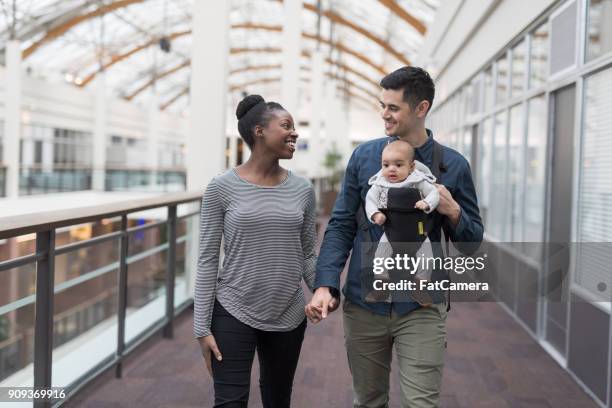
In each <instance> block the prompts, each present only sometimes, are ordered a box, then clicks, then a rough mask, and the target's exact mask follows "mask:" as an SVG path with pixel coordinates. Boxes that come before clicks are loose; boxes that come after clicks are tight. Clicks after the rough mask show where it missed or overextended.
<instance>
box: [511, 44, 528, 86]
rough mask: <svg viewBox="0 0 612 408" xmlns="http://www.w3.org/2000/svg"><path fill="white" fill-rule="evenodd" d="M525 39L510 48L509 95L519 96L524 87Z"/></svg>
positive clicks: (525, 65) (525, 64)
mask: <svg viewBox="0 0 612 408" xmlns="http://www.w3.org/2000/svg"><path fill="white" fill-rule="evenodd" d="M525 48H526V46H525V40H523V41H521V42H520V43H518V44H517V45H516V46H515V47H514V48H513V49H512V88H511V89H510V93H511V95H510V96H511V97H515V96H519V95H521V94H522V93H523V90H524V88H525V73H526V71H527V69H526V68H527V58H526V57H527V55H526V52H525Z"/></svg>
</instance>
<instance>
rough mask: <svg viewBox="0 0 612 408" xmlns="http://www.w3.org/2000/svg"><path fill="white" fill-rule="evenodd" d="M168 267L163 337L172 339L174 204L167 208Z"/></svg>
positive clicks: (174, 242)
mask: <svg viewBox="0 0 612 408" xmlns="http://www.w3.org/2000/svg"><path fill="white" fill-rule="evenodd" d="M167 236H168V257H167V261H168V265H167V267H166V319H167V320H166V321H167V323H166V326H165V327H164V337H165V338H167V339H171V338H172V337H173V320H174V277H175V270H176V204H174V205H170V206H168V230H167Z"/></svg>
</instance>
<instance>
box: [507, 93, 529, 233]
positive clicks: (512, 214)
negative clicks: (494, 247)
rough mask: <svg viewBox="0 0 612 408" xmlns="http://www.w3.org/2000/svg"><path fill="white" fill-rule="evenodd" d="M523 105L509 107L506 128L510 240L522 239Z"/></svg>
mask: <svg viewBox="0 0 612 408" xmlns="http://www.w3.org/2000/svg"><path fill="white" fill-rule="evenodd" d="M524 146H525V145H524V130H523V105H522V104H519V105H515V106H513V107H512V108H511V109H510V126H509V129H508V187H507V188H508V199H509V200H510V205H511V207H510V208H509V209H508V211H507V213H506V214H507V219H506V222H507V224H506V225H507V228H506V239H508V241H510V242H521V241H522V240H523V216H522V213H523V208H522V207H523V206H522V197H523V192H522V185H523V182H522V181H523V180H522V179H523V171H522V169H523V163H524V154H523V152H524Z"/></svg>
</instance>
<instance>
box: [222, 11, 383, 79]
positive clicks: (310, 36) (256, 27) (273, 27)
mask: <svg viewBox="0 0 612 408" xmlns="http://www.w3.org/2000/svg"><path fill="white" fill-rule="evenodd" d="M232 28H233V29H245V30H265V31H276V32H282V31H283V27H282V26H276V25H269V24H254V23H242V24H234V25H232ZM302 37H303V38H307V39H309V40H315V41H320V42H322V43H323V44H326V45H329V46H330V47H335V48H337V49H338V50H339V51H341V52H344V53H346V54H350V55H352V56H353V57H355V58H357V59H358V60H360V61H361V62H363V63H365V64H367V65H369V66H371V67H372V68H374V69H375V70H377V71H378V72H380V73H381V74H382V75H386V74H387V72H386V70H385V69H384V67H383V66H381V65H378V64H376V63H375V62H374V61H372V60H371V59H369V58H368V57H366V56H365V55H363V54H362V53H360V52H357V51H355V50H353V49H352V48H349V47H346V46H344V45H343V44H342V43H340V42H332V41H330V40H328V39H327V38H323V37H321V36H319V35H316V34H310V33H302Z"/></svg>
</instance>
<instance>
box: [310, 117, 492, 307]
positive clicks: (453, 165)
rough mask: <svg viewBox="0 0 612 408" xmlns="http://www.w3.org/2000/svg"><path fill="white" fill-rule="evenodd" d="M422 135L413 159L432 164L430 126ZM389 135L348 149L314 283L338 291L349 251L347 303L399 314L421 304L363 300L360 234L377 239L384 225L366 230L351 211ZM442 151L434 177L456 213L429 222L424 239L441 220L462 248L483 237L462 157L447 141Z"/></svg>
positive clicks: (435, 234) (436, 237)
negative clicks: (441, 165)
mask: <svg viewBox="0 0 612 408" xmlns="http://www.w3.org/2000/svg"><path fill="white" fill-rule="evenodd" d="M427 134H428V139H427V142H425V143H424V144H423V145H422V146H421V147H419V148H417V149H415V159H416V160H419V161H420V162H422V163H424V164H425V165H426V166H428V167H429V168H430V169H431V168H432V155H433V146H434V143H433V135H432V133H431V131H430V130H429V129H428V130H427ZM393 139H396V138H393ZM390 140H392V138H389V137H383V138H379V139H375V140H371V141H368V142H365V143H363V144H361V145H359V146H357V148H356V149H355V150H354V151H353V154H352V155H351V158H350V160H349V162H348V165H347V167H346V174H345V177H344V181H343V183H342V188H341V190H340V193H339V194H338V198H337V200H336V204H335V206H334V209H333V211H332V215H331V218H330V220H329V224H328V225H327V229H326V230H325V236H324V238H323V243H322V245H321V250H320V252H319V258H318V261H317V272H316V280H315V288H318V287H321V286H329V287H330V288H335V289H338V290H339V289H340V274H341V273H342V270H343V269H344V265H345V263H346V260H347V259H348V257H349V254H350V252H351V250H352V251H353V254H354V256H351V260H350V264H349V268H348V276H347V278H346V283H345V285H344V288H343V293H344V295H345V296H346V297H347V298H348V299H349V300H350V301H351V302H353V303H356V304H358V305H360V306H362V307H364V308H366V309H368V310H370V311H372V312H374V313H377V314H381V315H388V314H390V313H391V308H394V309H395V310H396V311H397V312H398V313H399V314H406V313H409V312H411V311H413V310H415V309H417V308H419V307H420V306H419V305H418V304H417V303H414V302H397V303H385V302H380V303H366V302H364V301H363V300H362V296H361V293H362V290H361V276H360V274H361V256H360V254H361V246H362V242H363V234H368V233H369V234H370V235H371V236H370V239H369V240H368V241H378V240H379V239H380V237H381V236H382V234H383V230H382V228H381V227H379V226H378V225H373V226H372V228H370V229H369V230H365V231H364V230H360V229H359V228H358V226H357V219H356V213H357V211H358V209H359V207H360V205H361V203H362V202H364V200H365V197H366V194H367V192H368V189H369V188H370V186H369V185H368V180H369V179H370V177H372V176H373V175H374V174H376V173H377V172H378V171H379V170H380V168H381V156H382V150H383V148H384V147H385V146H386V145H387V143H389V141H390ZM442 152H443V154H442V162H443V163H444V165H445V166H446V172H444V173H442V175H441V180H437V182H438V183H440V184H443V185H444V186H445V187H446V188H447V189H448V190H449V192H450V193H451V195H452V196H453V198H454V200H455V201H456V202H457V203H458V204H459V205H460V206H461V215H460V218H459V223H458V224H457V226H456V227H453V226H452V224H451V222H450V221H449V219H448V218H447V217H439V219H440V220H441V221H438V222H437V225H436V224H434V226H433V227H432V229H431V231H430V234H429V239H430V240H431V242H432V243H435V242H440V238H441V228H442V225H441V224H442V223H445V224H446V225H445V230H446V231H447V232H448V233H449V238H450V239H451V241H453V243H456V245H457V246H458V249H459V250H462V248H461V247H460V246H461V243H480V242H481V241H482V234H483V227H482V220H481V218H480V213H479V211H478V202H477V199H476V191H475V189H474V183H473V181H472V173H471V171H470V166H469V164H468V162H467V160H466V159H465V158H464V157H463V156H462V155H461V154H460V153H458V152H457V151H455V150H453V149H451V148H449V147H446V146H443V150H442ZM465 249H466V250H465V251H462V252H466V253H467V252H470V250H469V248H465Z"/></svg>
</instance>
